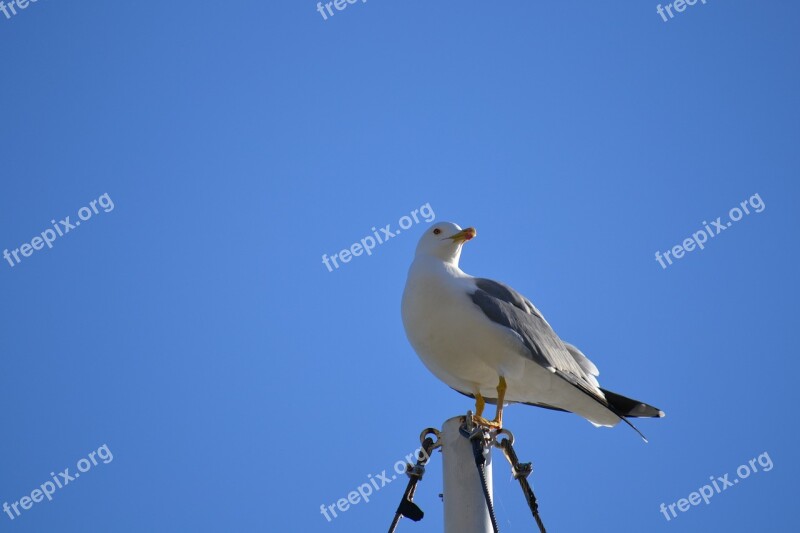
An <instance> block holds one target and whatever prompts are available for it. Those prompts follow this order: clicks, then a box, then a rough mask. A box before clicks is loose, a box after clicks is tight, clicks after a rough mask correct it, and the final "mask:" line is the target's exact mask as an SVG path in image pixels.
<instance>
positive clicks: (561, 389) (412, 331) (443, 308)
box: [402, 222, 664, 438]
mask: <svg viewBox="0 0 800 533" xmlns="http://www.w3.org/2000/svg"><path fill="white" fill-rule="evenodd" d="M475 235H476V232H475V229H474V228H467V229H465V230H462V229H461V228H460V227H459V226H458V225H457V224H453V223H452V222H440V223H438V224H435V225H433V226H431V227H430V228H428V230H427V231H426V232H425V234H424V235H423V236H422V238H420V240H419V244H418V245H417V251H416V255H415V257H414V262H413V263H412V264H411V268H410V269H409V272H408V280H407V281H406V287H405V291H404V292H403V304H402V313H403V325H404V326H405V330H406V335H407V336H408V340H409V341H410V342H411V345H412V346H413V348H414V350H416V352H417V354H418V355H419V357H420V359H422V362H423V363H425V366H426V367H428V369H429V370H430V371H431V372H433V374H434V375H435V376H436V377H437V378H439V379H440V380H442V381H444V382H445V383H446V384H447V385H449V386H450V387H452V388H453V389H455V390H456V391H458V392H460V393H462V394H465V395H467V396H470V397H472V398H475V419H476V422H478V423H479V424H482V425H485V426H488V427H492V428H501V427H502V424H503V405H504V403H515V402H519V403H525V404H529V405H535V406H539V407H545V408H548V409H556V410H561V411H569V412H572V413H576V414H578V415H580V416H582V417H584V418H586V419H587V420H588V421H589V422H591V423H592V424H594V425H595V426H608V427H610V426H615V425H616V424H618V423H619V422H620V421H624V422H625V423H627V424H628V425H630V426H631V427H633V425H632V424H630V422H628V421H627V420H626V418H627V417H663V416H664V412H663V411H661V410H660V409H657V408H655V407H653V406H651V405H647V404H646V403H642V402H640V401H638V400H633V399H631V398H626V397H625V396H622V395H619V394H616V393H613V392H610V391H607V390H605V389H602V388H600V384H599V383H598V381H597V376H598V375H599V372H598V370H597V367H596V366H595V365H594V363H592V362H591V361H590V360H589V359H588V358H587V357H586V356H585V355H583V353H581V351H580V350H578V349H577V348H576V347H575V346H572V345H571V344H568V343H566V342H564V341H562V340H561V339H560V338H559V337H558V335H556V333H555V332H554V331H553V329H552V328H551V327H550V325H549V324H548V323H547V321H546V320H545V319H544V317H543V316H542V314H541V313H540V312H539V310H538V309H536V307H534V305H533V304H532V303H531V302H530V301H529V300H528V299H527V298H525V297H524V296H522V295H521V294H519V293H518V292H516V291H515V290H514V289H512V288H511V287H509V286H508V285H504V284H502V283H499V282H497V281H493V280H490V279H486V278H474V277H472V276H470V275H469V274H466V273H465V272H463V271H462V270H461V269H460V268H459V267H458V260H459V258H460V257H461V248H462V246H463V244H464V243H465V242H467V241H469V240H471V239H472V238H474V237H475ZM487 401H488V402H489V403H496V404H497V415H496V416H495V418H494V420H492V421H489V420H486V419H485V418H483V416H482V415H483V409H484V405H485V403H486V402H487ZM633 428H634V429H636V428H635V427H633ZM636 431H637V433H639V431H638V430H636ZM639 434H640V435H641V433H639ZM642 438H644V436H642Z"/></svg>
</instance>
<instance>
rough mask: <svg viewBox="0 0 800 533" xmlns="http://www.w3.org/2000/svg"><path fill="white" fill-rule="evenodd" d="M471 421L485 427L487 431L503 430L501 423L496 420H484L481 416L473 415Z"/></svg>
mask: <svg viewBox="0 0 800 533" xmlns="http://www.w3.org/2000/svg"><path fill="white" fill-rule="evenodd" d="M472 421H473V422H475V424H477V425H479V426H483V427H487V428H489V429H503V422H501V421H498V420H486V419H485V418H483V417H482V416H477V415H473V416H472Z"/></svg>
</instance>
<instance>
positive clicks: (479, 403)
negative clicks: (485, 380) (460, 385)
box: [475, 392, 486, 417]
mask: <svg viewBox="0 0 800 533" xmlns="http://www.w3.org/2000/svg"><path fill="white" fill-rule="evenodd" d="M484 407H486V400H484V399H483V396H481V393H480V392H479V393H477V394H476V395H475V416H477V417H481V415H482V414H483V408H484Z"/></svg>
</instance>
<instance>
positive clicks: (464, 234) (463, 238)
mask: <svg viewBox="0 0 800 533" xmlns="http://www.w3.org/2000/svg"><path fill="white" fill-rule="evenodd" d="M477 234H478V232H477V231H475V228H467V229H464V230H461V231H459V232H458V233H456V234H455V235H453V236H452V237H448V239H453V240H454V241H455V242H457V243H458V244H461V243H464V242H467V241H469V240H471V239H474V238H475V236H476V235H477Z"/></svg>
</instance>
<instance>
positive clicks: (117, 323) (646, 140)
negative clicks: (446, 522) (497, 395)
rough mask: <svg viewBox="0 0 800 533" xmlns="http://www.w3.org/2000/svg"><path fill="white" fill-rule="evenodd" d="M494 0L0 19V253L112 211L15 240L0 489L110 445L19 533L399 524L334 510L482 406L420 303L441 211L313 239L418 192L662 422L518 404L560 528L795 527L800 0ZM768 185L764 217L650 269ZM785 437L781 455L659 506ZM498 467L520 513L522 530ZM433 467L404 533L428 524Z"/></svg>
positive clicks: (55, 13)
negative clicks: (368, 250) (606, 422)
mask: <svg viewBox="0 0 800 533" xmlns="http://www.w3.org/2000/svg"><path fill="white" fill-rule="evenodd" d="M502 4H503V5H493V4H490V3H477V2H473V3H464V2H458V3H456V2H423V1H420V0H409V1H406V2H389V1H382V0H370V1H368V2H366V3H356V4H353V5H348V7H347V8H346V9H345V10H343V11H341V12H337V13H336V14H335V15H334V16H333V17H329V19H328V20H324V19H323V18H322V16H321V15H320V13H318V12H317V11H316V4H315V2H311V1H293V2H255V1H242V2H238V3H235V4H220V3H219V2H205V1H199V2H192V3H188V2H171V3H158V4H155V3H127V4H119V3H104V2H55V1H51V0H40V1H39V2H36V3H32V4H29V5H28V7H27V8H26V9H24V10H19V11H18V14H17V15H14V16H12V17H11V18H8V19H7V18H6V17H5V16H3V15H2V13H0V46H2V49H3V50H4V52H3V60H2V63H3V65H2V70H1V72H2V79H3V81H4V84H3V86H4V87H5V91H4V92H3V97H2V104H0V105H2V120H0V161H2V163H1V165H2V166H0V175H1V176H2V180H1V181H0V187H1V188H0V239H1V241H0V250H3V249H9V250H11V251H13V250H16V249H20V247H21V246H22V245H23V244H25V243H29V244H30V243H31V242H32V240H33V238H34V237H36V236H41V234H42V233H43V232H45V230H48V229H50V228H53V224H51V222H50V221H51V220H55V221H56V222H55V224H56V226H59V227H61V224H60V223H59V222H58V221H59V220H62V219H64V218H65V217H67V216H70V217H71V222H70V224H72V223H74V222H75V221H77V220H79V218H78V215H79V210H80V209H81V208H83V207H89V208H90V209H91V202H92V201H95V200H97V199H98V198H99V197H101V196H102V195H103V194H107V195H108V196H107V197H108V198H109V199H110V200H111V201H113V209H111V210H109V211H108V212H106V211H105V210H104V209H103V208H102V207H101V208H99V209H98V210H97V213H95V212H94V211H92V212H91V214H90V216H89V217H88V218H87V219H86V220H85V221H84V222H83V223H82V224H81V225H80V226H76V227H75V228H74V229H73V230H70V232H69V233H68V234H64V235H63V236H60V237H58V238H56V239H55V240H54V241H53V242H52V248H48V247H46V246H43V245H42V243H41V242H37V243H33V244H38V245H39V247H41V248H42V249H41V250H33V248H34V247H33V246H31V249H27V248H26V251H27V252H29V254H28V255H29V256H27V257H26V256H23V255H20V254H21V252H18V256H19V257H20V260H19V261H18V262H16V261H14V259H13V258H12V260H11V262H13V263H14V266H13V267H12V266H11V263H9V262H8V261H7V260H6V259H0V290H1V291H2V305H0V323H2V324H3V329H2V337H1V339H2V343H1V344H0V361H1V362H2V371H0V406H2V407H3V415H4V416H3V421H4V424H3V431H2V438H0V504H2V503H3V502H6V503H9V504H10V503H13V502H16V501H19V500H20V498H22V497H24V496H26V495H28V496H30V495H31V492H32V491H33V490H35V489H37V488H38V487H40V486H41V485H42V484H44V483H45V482H47V481H48V480H50V479H51V476H50V472H54V473H57V472H61V471H63V470H64V469H65V468H70V469H71V470H70V471H71V472H73V473H74V472H75V471H76V465H77V463H78V461H80V460H81V459H82V458H88V457H89V455H90V453H92V452H96V451H97V450H98V449H99V448H100V447H102V446H103V445H106V446H107V449H108V450H110V451H111V452H113V460H111V461H109V462H108V463H105V462H102V461H101V462H98V464H97V465H93V466H92V467H91V469H90V470H89V471H88V472H86V473H85V474H84V475H83V476H81V477H80V479H76V480H75V481H74V482H71V483H70V484H69V485H67V486H64V487H63V488H61V489H59V490H57V491H55V494H54V495H53V500H52V501H47V500H44V501H42V502H40V503H35V504H33V505H32V508H30V509H28V510H24V511H23V512H22V513H21V516H18V517H16V518H15V519H14V520H11V519H10V518H9V517H8V515H7V514H5V513H3V514H0V530H2V531H14V532H41V531H115V532H116V531H118V532H127V531H130V532H139V531H165V532H166V531H209V532H210V531H264V530H267V531H285V530H288V529H289V528H291V529H292V530H296V531H319V532H327V533H335V532H353V531H380V530H385V529H386V528H387V527H388V525H389V522H390V520H391V517H392V514H393V512H394V509H395V508H396V506H397V503H398V501H399V499H400V496H401V494H402V492H403V488H404V485H405V482H404V481H402V480H400V479H399V478H398V480H395V481H393V482H392V483H390V484H388V485H387V486H385V487H383V488H382V489H381V490H380V491H377V492H376V493H375V494H374V495H373V496H372V498H371V500H370V502H368V503H365V502H360V503H359V504H357V505H354V506H352V507H351V508H350V509H348V510H347V511H346V512H344V513H340V515H339V516H338V517H337V518H336V519H335V520H333V521H331V522H328V521H326V519H325V518H324V517H323V516H322V514H321V513H320V505H322V504H325V505H330V504H335V502H336V501H337V500H338V499H340V498H343V497H347V495H348V493H349V492H350V491H353V490H355V489H356V488H357V487H358V486H359V485H361V484H363V483H365V482H366V481H368V479H369V476H373V477H374V476H376V475H377V474H380V473H381V472H382V471H383V470H387V471H388V473H390V474H391V469H392V466H393V464H394V463H395V461H397V460H399V459H402V458H403V457H404V456H405V455H406V454H408V453H409V452H411V451H413V450H414V449H415V448H416V447H417V446H418V441H417V435H418V434H419V432H420V431H421V430H422V429H423V428H425V427H427V426H436V427H440V426H441V424H442V422H443V421H444V420H446V419H448V418H450V417H452V416H456V415H459V414H463V413H465V412H466V410H467V409H469V408H471V402H470V401H469V400H468V399H466V398H464V397H462V396H460V395H458V394H456V393H455V392H453V391H451V390H450V389H448V388H447V387H446V386H444V385H443V384H441V383H440V382H438V381H437V380H436V379H435V378H434V377H433V376H432V375H430V374H429V373H428V372H427V371H426V370H425V368H424V367H423V365H422V363H421V362H420V361H419V360H418V358H417V357H416V355H415V354H414V352H413V351H412V349H411V347H410V346H409V344H408V342H407V341H406V339H405V335H404V332H403V328H402V324H401V321H400V295H401V293H402V289H403V285H404V282H405V275H406V271H407V268H408V265H409V264H410V262H411V260H412V257H413V251H414V247H415V245H416V241H417V239H418V238H419V236H420V235H421V233H422V231H424V229H425V227H427V225H428V223H426V222H424V221H421V222H420V223H419V224H413V225H412V226H411V227H410V228H409V229H408V230H407V231H403V232H401V233H400V234H399V235H397V236H395V237H394V238H392V239H390V240H388V241H386V242H385V243H384V244H381V245H379V246H377V247H376V248H375V250H374V251H373V254H372V255H370V256H365V255H361V256H359V257H355V258H352V260H351V261H350V262H348V263H346V264H343V265H342V266H341V267H340V268H339V269H336V270H334V271H333V272H329V271H328V269H326V267H325V266H324V264H323V263H322V261H321V257H322V255H323V254H328V255H329V256H330V255H332V254H335V253H337V252H339V251H340V250H342V249H344V248H348V247H350V245H351V244H352V243H355V242H358V241H359V240H360V239H362V238H364V237H365V236H368V235H371V234H372V229H371V228H372V227H373V226H375V227H376V228H380V227H384V226H385V225H386V224H391V225H392V226H395V227H396V226H397V224H398V221H399V220H400V218H401V217H403V216H404V215H408V214H409V213H411V212H412V211H413V210H414V209H419V208H420V206H423V205H425V204H428V205H429V206H430V208H431V211H432V212H433V213H435V219H436V220H450V221H454V222H456V223H458V224H460V225H462V226H470V225H471V226H475V227H476V228H477V230H478V237H477V238H476V239H475V240H473V241H471V242H470V243H469V244H468V245H467V247H466V249H465V251H464V253H463V256H462V263H461V265H462V268H463V269H464V270H465V271H467V272H468V273H471V274H474V275H480V276H486V277H491V278H494V279H498V280H502V281H504V282H506V283H509V284H510V285H512V286H513V287H515V288H516V289H517V290H519V291H521V292H522V293H523V294H525V295H526V296H528V297H529V298H530V299H532V300H533V301H534V303H536V305H537V306H538V307H539V308H540V310H541V311H542V312H543V313H544V314H545V316H546V317H547V318H548V320H549V322H550V323H551V324H552V325H553V327H554V328H555V329H556V331H557V332H558V333H559V334H560V335H561V336H562V337H563V338H564V339H566V340H568V341H570V342H573V343H575V344H577V345H578V346H580V347H581V348H582V349H583V351H584V352H585V353H586V354H587V355H588V356H589V357H590V358H592V359H593V360H594V361H595V362H596V363H597V365H598V366H599V367H600V371H601V376H600V378H601V383H602V384H603V385H604V386H606V387H608V388H609V389H612V390H615V391H619V392H621V393H624V394H628V395H631V396H633V397H636V398H639V399H642V400H645V401H648V402H650V403H653V404H654V405H657V406H659V407H661V408H662V409H664V410H665V411H666V412H667V417H666V418H665V419H663V420H644V421H641V423H640V424H639V427H640V428H641V430H642V431H643V432H644V433H645V434H646V435H647V436H648V438H649V439H650V443H649V444H646V445H645V444H643V443H642V442H641V441H640V440H639V439H638V437H637V436H636V435H635V434H634V433H633V432H632V431H630V430H629V429H627V428H624V427H618V428H615V429H613V430H608V429H596V428H594V427H592V426H591V425H590V424H588V423H587V422H586V421H584V420H582V419H580V418H579V417H577V416H575V415H568V414H564V413H555V412H549V411H544V410H539V409H535V408H532V407H527V406H511V407H509V408H508V410H507V411H506V419H505V421H506V425H507V427H508V428H509V429H511V430H512V431H513V432H514V433H515V434H516V437H517V446H516V447H517V451H518V453H519V455H520V457H521V458H522V459H523V460H532V461H534V468H535V471H534V478H533V479H534V483H535V487H536V490H537V494H538V496H539V498H540V504H541V509H542V515H543V518H544V520H545V523H546V524H547V526H548V527H549V528H550V529H551V530H552V531H581V530H586V529H589V528H592V529H595V530H600V531H611V530H614V531H631V532H639V531H689V532H693V531H698V532H700V531H709V530H724V531H752V530H755V529H758V530H763V531H785V530H787V528H789V527H790V526H788V523H789V520H791V519H793V513H792V512H791V511H792V508H791V506H792V505H793V503H792V500H791V495H792V494H793V493H794V492H795V489H796V479H797V476H798V475H800V468H799V467H800V461H798V454H797V450H796V446H795V445H794V433H795V430H794V424H795V422H796V413H795V405H796V404H797V400H798V393H797V391H796V390H797V388H796V385H795V383H794V382H795V379H794V374H795V373H796V372H797V371H798V366H799V365H798V363H797V354H796V353H795V350H794V348H793V345H794V342H793V341H794V338H793V333H794V332H795V330H796V328H797V325H798V324H797V313H796V302H797V300H798V286H797V275H796V270H797V267H796V265H797V261H798V253H797V238H796V234H795V232H796V229H797V227H798V214H797V213H798V210H797V201H798V192H800V191H799V190H798V189H799V188H800V187H798V185H797V177H798V171H799V170H800V155H799V154H800V152H798V150H797V146H798V141H799V140H800V138H799V137H800V136H799V135H798V134H799V133H800V132H799V129H800V128H799V126H800V112H799V108H798V103H800V102H798V100H799V98H798V95H800V69H799V68H798V67H800V59H799V58H800V53H798V52H800V36H799V35H798V33H797V30H796V21H797V20H798V17H800V6H798V5H797V3H796V2H790V1H788V0H783V1H778V2H769V3H757V2H735V3H733V2H721V1H718V0H708V2H707V3H706V4H701V3H697V4H696V5H694V6H691V7H687V8H686V9H685V10H684V11H683V12H682V13H680V14H677V16H676V17H675V18H674V19H672V20H669V21H668V22H663V21H662V19H661V17H659V16H658V14H657V13H656V5H655V4H651V3H640V2H600V3H598V2H585V1H584V2H576V3H563V2H523V1H520V0H514V1H508V2H503V3H502ZM565 4H566V5H565ZM755 194H758V195H759V197H760V198H761V199H762V200H763V204H764V208H763V210H761V212H758V213H756V212H752V213H751V214H749V215H746V216H743V218H742V219H741V220H740V221H738V222H736V223H735V224H733V225H732V226H731V227H730V228H728V229H726V230H725V231H724V233H721V234H720V235H718V236H715V237H714V238H713V239H710V240H709V242H708V243H707V244H706V245H705V249H703V250H698V249H695V250H694V251H691V252H687V253H686V255H685V256H683V257H682V258H681V259H679V260H676V261H675V264H673V265H671V266H669V267H668V268H666V269H662V267H661V266H659V263H658V262H657V261H656V260H655V257H654V254H655V252H656V251H660V252H661V253H663V252H665V251H666V250H671V249H672V248H673V247H674V246H676V245H679V244H681V243H682V242H683V241H684V239H686V238H687V237H690V236H691V235H692V234H693V233H695V232H697V231H698V230H701V229H702V228H703V226H704V224H703V222H704V221H707V222H710V221H712V220H716V218H717V217H722V221H723V222H724V221H725V220H727V217H728V213H729V210H730V209H731V208H733V207H736V206H739V205H740V202H742V201H746V200H748V199H749V198H751V197H752V196H753V195H755ZM102 205H108V202H106V203H105V204H95V206H96V207H97V206H102ZM82 213H83V214H84V215H86V214H88V213H89V211H85V210H84V211H82ZM765 452H766V453H768V454H769V457H770V459H771V461H772V462H773V463H774V468H773V469H771V470H769V471H759V472H758V473H756V474H753V475H751V476H749V477H748V478H747V479H746V480H741V483H739V484H737V485H736V486H735V487H734V488H730V489H727V490H725V491H724V492H722V493H720V494H717V495H715V496H714V497H713V498H712V499H711V501H710V503H709V504H708V505H706V504H704V503H701V504H700V505H698V506H693V507H691V508H690V509H689V510H688V511H686V512H683V513H680V514H679V515H678V517H677V518H674V519H672V520H670V521H667V520H666V519H665V518H664V516H663V515H662V514H661V513H660V512H659V506H660V504H662V503H666V504H670V503H674V502H677V501H678V500H679V499H681V498H686V497H688V496H689V495H690V493H692V492H694V491H696V490H698V489H699V488H700V487H701V486H703V485H705V484H706V483H709V482H710V481H709V477H710V476H714V477H717V476H723V475H724V474H726V473H730V474H731V476H734V477H735V472H736V468H737V467H738V466H739V465H741V464H746V463H748V461H749V460H750V459H752V458H756V457H758V456H759V455H761V454H763V453H765ZM495 461H496V465H495V493H496V500H497V511H498V516H499V518H500V524H501V527H502V528H503V530H504V531H530V530H531V528H532V527H533V526H532V521H531V519H530V516H529V514H528V511H527V509H526V507H525V504H524V501H523V499H522V497H521V495H520V494H519V489H518V488H517V486H516V485H515V484H513V482H512V481H511V480H510V474H509V472H508V470H507V465H506V464H505V462H504V461H503V459H502V457H501V456H500V455H499V454H496V455H495ZM83 464H84V465H85V464H86V463H83ZM440 469H441V456H440V455H438V454H437V455H435V456H434V457H433V458H432V461H431V464H430V468H429V471H428V474H427V476H426V478H425V479H424V480H423V482H422V484H421V485H420V487H419V489H418V491H417V501H418V502H419V504H420V506H421V507H422V508H423V509H424V510H425V511H426V514H427V516H426V518H425V519H424V520H423V521H422V522H420V523H418V524H412V523H410V522H407V521H404V522H403V523H401V526H400V531H409V532H410V531H419V532H434V531H441V527H442V505H441V502H440V500H439V498H438V494H439V493H440V492H441V471H440ZM12 512H13V511H12ZM792 523H793V521H792Z"/></svg>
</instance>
